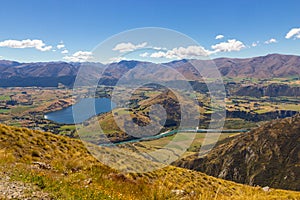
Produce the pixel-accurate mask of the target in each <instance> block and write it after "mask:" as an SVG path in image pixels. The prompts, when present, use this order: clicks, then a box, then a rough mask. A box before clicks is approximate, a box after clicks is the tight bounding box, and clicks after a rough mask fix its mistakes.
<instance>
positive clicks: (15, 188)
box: [0, 173, 52, 200]
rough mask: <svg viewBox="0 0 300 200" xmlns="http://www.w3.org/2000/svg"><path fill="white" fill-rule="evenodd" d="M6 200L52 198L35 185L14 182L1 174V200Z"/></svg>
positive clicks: (44, 199) (43, 199)
mask: <svg viewBox="0 0 300 200" xmlns="http://www.w3.org/2000/svg"><path fill="white" fill-rule="evenodd" d="M4 199H5V200H6V199H23V200H50V199H52V198H51V197H50V195H49V194H47V193H45V192H42V191H40V190H39V188H38V187H37V186H35V185H32V184H29V183H23V182H20V181H12V180H11V178H10V177H9V175H7V174H5V173H0V200H4Z"/></svg>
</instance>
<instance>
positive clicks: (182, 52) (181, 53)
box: [150, 46, 212, 59]
mask: <svg viewBox="0 0 300 200" xmlns="http://www.w3.org/2000/svg"><path fill="white" fill-rule="evenodd" d="M211 53H212V52H211V51H209V50H206V49H204V48H203V47H201V46H188V47H178V48H173V49H172V50H168V51H166V52H164V51H158V52H155V53H152V54H151V55H150V57H151V58H168V59H173V58H175V59H183V58H197V57H200V56H208V55H210V54H211Z"/></svg>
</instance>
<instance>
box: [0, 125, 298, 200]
mask: <svg viewBox="0 0 300 200" xmlns="http://www.w3.org/2000/svg"><path fill="white" fill-rule="evenodd" d="M102 151H103V152H105V151H109V149H105V148H103V149H102ZM116 159H118V158H116ZM36 161H38V162H43V163H45V164H47V165H49V166H51V167H49V168H48V167H44V168H43V167H40V166H37V165H35V164H33V163H34V162H36ZM137 164H139V163H137ZM1 173H5V174H7V175H9V176H10V177H11V180H12V181H22V182H26V183H31V184H34V185H36V186H38V188H39V189H40V190H42V191H43V192H47V193H48V194H49V195H50V196H51V197H52V198H54V199H74V200H75V199H76V200H77V199H221V200H222V199H249V200H250V199H262V200H264V199H300V193H299V192H293V191H285V190H275V189H271V191H270V192H264V191H263V190H262V189H261V188H260V187H250V186H245V185H241V184H236V183H234V182H230V181H225V180H222V179H217V178H214V177H210V176H207V175H205V174H203V173H199V172H195V171H191V170H186V169H181V168H177V167H165V168H163V169H160V170H156V171H154V172H149V173H144V174H137V173H127V174H124V173H120V172H118V171H116V170H113V169H111V168H109V167H106V166H104V165H103V164H101V163H100V162H98V161H97V160H96V159H95V158H94V157H93V156H91V155H90V154H89V152H88V151H87V150H86V148H85V146H84V145H83V144H82V143H81V141H79V140H74V139H69V138H66V137H62V136H56V135H53V134H51V133H44V132H39V131H32V130H28V129H24V128H15V127H8V126H4V125H0V174H1ZM176 190H177V193H179V194H176ZM0 199H1V196H0Z"/></svg>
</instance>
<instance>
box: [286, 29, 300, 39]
mask: <svg viewBox="0 0 300 200" xmlns="http://www.w3.org/2000/svg"><path fill="white" fill-rule="evenodd" d="M285 38H286V39H291V38H295V39H296V38H297V39H300V28H292V29H291V30H290V31H289V32H288V33H287V34H286V36H285Z"/></svg>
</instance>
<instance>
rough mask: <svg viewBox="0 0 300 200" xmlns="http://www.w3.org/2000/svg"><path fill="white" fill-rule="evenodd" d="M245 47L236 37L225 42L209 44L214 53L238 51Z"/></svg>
mask: <svg viewBox="0 0 300 200" xmlns="http://www.w3.org/2000/svg"><path fill="white" fill-rule="evenodd" d="M245 47H246V46H245V45H244V44H243V43H242V42H241V41H238V40H236V39H232V40H228V41H227V42H221V43H219V44H215V45H212V46H211V48H212V49H213V50H214V53H217V52H231V51H240V50H241V49H243V48H245Z"/></svg>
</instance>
